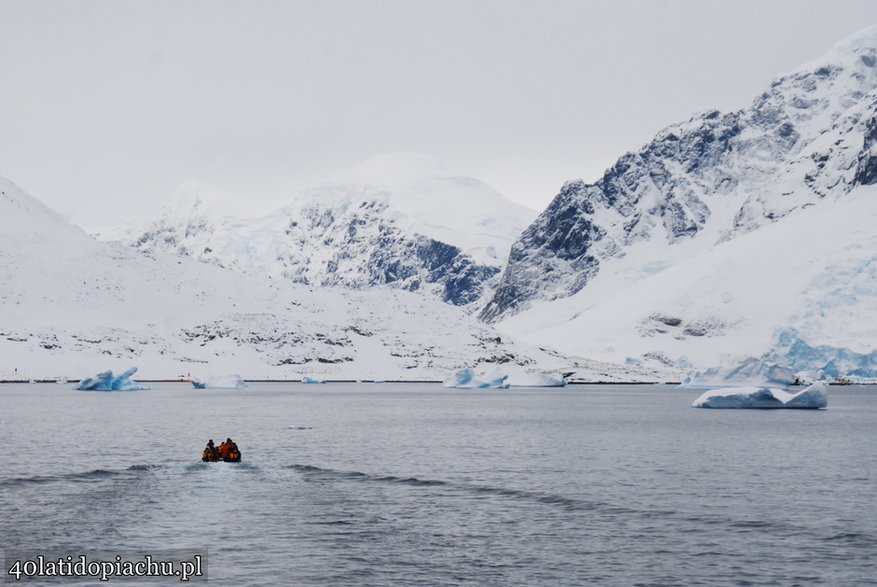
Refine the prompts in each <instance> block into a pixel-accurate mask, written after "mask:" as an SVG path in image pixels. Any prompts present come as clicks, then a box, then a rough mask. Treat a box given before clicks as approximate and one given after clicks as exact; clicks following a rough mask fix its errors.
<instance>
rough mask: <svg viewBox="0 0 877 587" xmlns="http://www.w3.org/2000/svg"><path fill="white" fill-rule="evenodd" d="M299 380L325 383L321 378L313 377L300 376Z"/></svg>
mask: <svg viewBox="0 0 877 587" xmlns="http://www.w3.org/2000/svg"><path fill="white" fill-rule="evenodd" d="M301 382H302V383H326V382H325V381H323V380H322V379H313V378H311V377H302V378H301Z"/></svg>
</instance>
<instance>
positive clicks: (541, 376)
mask: <svg viewBox="0 0 877 587" xmlns="http://www.w3.org/2000/svg"><path fill="white" fill-rule="evenodd" d="M509 386H511V387H566V379H564V377H563V375H560V374H559V373H512V374H511V375H509Z"/></svg>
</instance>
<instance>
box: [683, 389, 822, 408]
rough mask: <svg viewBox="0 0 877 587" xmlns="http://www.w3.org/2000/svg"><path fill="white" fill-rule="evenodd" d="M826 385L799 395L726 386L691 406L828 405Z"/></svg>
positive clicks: (711, 392) (802, 406)
mask: <svg viewBox="0 0 877 587" xmlns="http://www.w3.org/2000/svg"><path fill="white" fill-rule="evenodd" d="M825 391H826V390H825V384H824V383H814V384H813V385H811V386H810V387H807V388H805V389H803V390H801V391H799V392H798V393H789V392H787V391H783V390H782V389H771V388H768V387H726V388H722V389H713V390H710V391H707V392H706V393H704V394H703V395H701V396H700V397H699V398H697V399H696V400H694V403H693V404H691V407H693V408H754V409H776V408H787V409H788V408H799V409H819V408H824V407H827V406H828V396H827V395H826V392H825Z"/></svg>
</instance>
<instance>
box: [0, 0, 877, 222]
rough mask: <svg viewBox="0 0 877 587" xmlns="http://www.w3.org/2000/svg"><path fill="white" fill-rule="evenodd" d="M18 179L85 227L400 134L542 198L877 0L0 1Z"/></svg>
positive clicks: (733, 100) (302, 177)
mask: <svg viewBox="0 0 877 587" xmlns="http://www.w3.org/2000/svg"><path fill="white" fill-rule="evenodd" d="M0 23H2V28H3V32H2V34H0V175H2V176H4V177H8V178H9V179H11V180H13V181H15V182H16V183H18V184H19V185H20V186H21V187H23V188H24V189H25V190H27V191H29V192H30V193H31V194H32V195H34V196H35V197H37V198H39V199H41V200H43V201H44V202H46V203H47V204H49V205H50V206H52V207H54V208H55V209H56V210H58V211H59V212H61V213H62V214H65V215H67V216H70V217H71V218H72V219H73V220H74V221H75V222H78V223H80V224H82V225H84V226H86V227H90V228H93V227H98V226H102V225H106V224H112V223H114V222H116V221H121V220H127V219H129V218H131V217H132V216H136V215H141V214H146V213H149V212H151V211H152V210H154V208H155V206H156V202H162V201H164V200H165V199H167V198H168V197H169V196H170V195H171V194H172V193H173V192H174V191H175V189H176V188H177V186H179V185H180V184H181V183H183V182H184V181H186V180H192V179H194V180H198V181H201V182H203V183H205V184H207V185H209V186H211V187H213V188H216V189H218V190H221V191H225V192H228V193H231V194H235V195H238V196H242V197H247V198H252V199H253V200H254V203H255V201H256V200H257V199H258V200H260V201H272V202H275V201H276V202H278V203H279V202H281V201H283V200H285V199H287V198H288V197H289V195H290V194H292V193H293V192H294V191H295V190H296V189H298V188H301V187H306V186H310V185H314V184H318V183H321V182H322V181H324V180H327V179H330V178H332V177H334V176H336V175H338V174H340V173H342V172H343V171H345V170H347V169H348V168H350V167H353V166H354V165H356V164H358V163H360V162H362V161H363V160H365V159H368V158H370V157H372V156H374V155H378V154H381V153H385V152H388V151H399V150H402V151H419V152H424V153H428V154H431V155H433V156H435V157H436V158H438V159H439V160H441V161H443V162H444V163H446V164H447V165H448V166H449V167H450V168H452V169H454V170H456V171H459V172H461V173H466V174H470V175H473V176H476V177H479V178H481V179H483V180H485V181H487V182H488V183H490V184H491V185H493V186H494V187H496V188H497V189H499V190H500V191H501V192H503V193H504V194H505V195H506V196H508V197H509V198H511V199H512V200H515V201H517V202H520V203H522V204H525V205H528V206H530V207H532V208H537V209H541V208H542V207H544V206H545V205H546V204H547V203H548V202H549V201H550V199H551V198H552V197H553V196H554V195H555V194H556V192H557V190H558V189H559V188H560V186H561V185H562V184H563V182H564V181H566V180H568V179H572V178H576V177H583V178H584V179H586V180H589V181H592V180H595V179H596V178H597V177H598V176H599V175H600V173H601V172H602V171H603V170H604V169H605V168H606V167H607V166H609V165H611V164H612V163H613V162H614V161H615V159H617V158H618V157H619V156H620V155H621V154H623V153H624V152H626V151H629V150H633V149H637V148H638V147H639V146H640V145H642V144H643V143H645V142H647V141H648V140H649V139H650V138H651V137H652V136H653V135H654V134H655V132H656V131H658V130H660V129H661V128H663V127H664V126H666V125H668V124H670V123H673V122H676V121H680V120H685V119H687V118H689V117H690V115H691V114H692V113H694V112H696V111H699V110H704V109H708V108H718V109H720V110H723V111H727V110H733V109H737V108H741V107H743V106H746V105H747V104H748V103H749V102H750V101H751V100H752V99H753V98H754V97H755V96H756V95H757V94H758V93H759V92H761V91H762V90H763V89H764V88H765V87H766V86H767V85H768V83H769V82H770V80H771V78H772V77H774V76H775V75H777V74H780V73H783V72H785V71H788V70H791V69H794V68H796V67H797V66H798V65H800V64H802V63H804V62H807V61H810V60H811V59H814V58H815V57H817V56H819V55H820V54H822V53H824V52H825V51H827V50H828V49H830V48H831V46H832V45H833V44H834V43H835V42H836V41H838V40H840V39H842V38H844V37H846V36H848V35H850V34H852V33H854V32H855V31H857V30H859V29H861V28H864V27H866V26H868V25H871V24H875V23H877V2H874V1H873V0H826V1H821V2H812V1H810V2H807V1H803V0H795V1H785V0H783V1H780V0H775V1H769V0H758V1H751V0H737V1H734V2H728V1H723V2H710V1H705V0H698V1H694V0H692V1H688V0H664V1H649V2H647V1H620V0H615V1H608V0H607V1H600V2H597V1H585V0H578V1H560V0H531V1H519V0H461V1H458V0H441V1H430V0H404V1H403V0H359V1H352V0H350V1H340V0H313V1H311V0H307V1H295V0H284V1H268V0H254V1H244V0H233V1H229V0H204V1H200V0H199V1H193V0H114V1H110V0H103V1H94V0H0Z"/></svg>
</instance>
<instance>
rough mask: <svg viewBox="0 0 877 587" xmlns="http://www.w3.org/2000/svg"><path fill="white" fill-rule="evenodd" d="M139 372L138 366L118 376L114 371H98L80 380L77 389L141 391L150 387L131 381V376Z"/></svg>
mask: <svg viewBox="0 0 877 587" xmlns="http://www.w3.org/2000/svg"><path fill="white" fill-rule="evenodd" d="M136 372H137V367H131V368H130V369H128V370H127V371H125V372H124V373H122V374H121V375H119V376H118V377H116V376H115V375H113V372H112V371H104V372H103V373H98V374H97V375H95V376H94V377H86V378H85V379H83V380H82V381H80V382H79V385H77V386H76V387H75V389H81V390H83V391H140V390H143V389H149V388H148V387H143V386H141V385H140V384H138V383H136V382H134V381H131V376H132V375H134V373H136Z"/></svg>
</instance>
